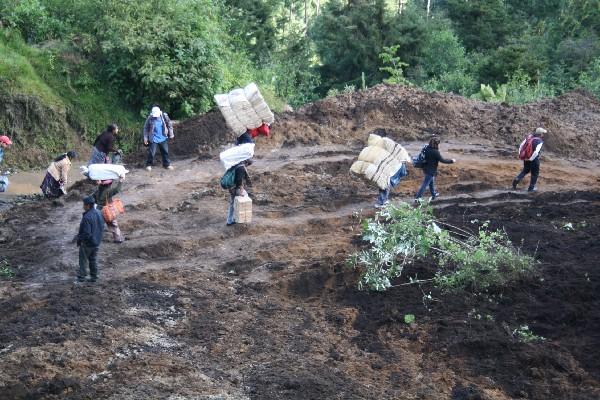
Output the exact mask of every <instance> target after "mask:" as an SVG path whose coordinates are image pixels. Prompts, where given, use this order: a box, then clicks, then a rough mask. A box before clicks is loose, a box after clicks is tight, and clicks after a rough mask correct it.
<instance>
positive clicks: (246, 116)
mask: <svg viewBox="0 0 600 400" xmlns="http://www.w3.org/2000/svg"><path fill="white" fill-rule="evenodd" d="M214 99H215V102H216V103H217V105H218V106H219V110H220V111H221V114H222V115H223V118H224V119H225V123H226V124H227V126H228V127H229V129H231V130H232V131H233V132H234V133H235V135H236V141H235V144H236V146H238V145H240V144H245V143H254V140H253V139H254V138H256V137H257V136H258V135H264V136H267V137H268V136H269V133H270V126H271V124H272V123H273V122H274V121H275V116H274V115H273V113H272V112H271V110H270V109H269V106H268V104H267V102H266V101H265V99H264V98H263V97H262V95H261V94H260V91H259V90H258V87H257V86H256V84H254V83H250V84H249V85H247V86H246V87H245V88H243V89H239V88H238V89H234V90H232V91H230V92H229V93H227V94H217V95H215V96H214Z"/></svg>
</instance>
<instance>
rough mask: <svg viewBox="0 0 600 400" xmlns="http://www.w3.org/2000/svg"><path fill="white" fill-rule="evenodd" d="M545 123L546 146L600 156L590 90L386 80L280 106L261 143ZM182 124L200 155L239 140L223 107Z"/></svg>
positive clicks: (475, 135)
mask: <svg viewBox="0 0 600 400" xmlns="http://www.w3.org/2000/svg"><path fill="white" fill-rule="evenodd" d="M538 126H543V127H545V128H546V129H548V131H549V133H548V134H547V135H546V147H547V148H548V149H549V150H551V151H553V152H554V153H556V154H558V155H560V156H564V157H570V158H585V159H594V160H596V159H598V155H597V153H596V151H595V150H594V149H595V148H597V147H598V145H600V102H598V100H597V99H596V98H594V97H593V96H592V95H591V94H589V93H587V92H585V91H575V92H572V93H568V94H565V95H563V96H560V97H556V98H554V99H547V100H543V101H540V102H537V103H531V104H527V105H524V106H509V105H507V104H498V103H485V102H480V101H476V100H470V99H466V98H464V97H461V96H457V95H453V94H447V93H440V92H434V93H427V92H424V91H422V90H418V89H414V88H410V87H404V86H389V85H383V84H382V85H378V86H375V87H373V88H370V89H368V90H365V91H360V92H355V93H351V94H343V95H339V96H336V97H331V98H327V99H324V100H321V101H318V102H316V103H312V104H308V105H306V106H304V107H302V108H300V109H298V110H297V111H296V112H290V113H283V114H279V115H277V118H276V122H275V123H274V124H273V126H272V130H271V132H272V136H271V138H268V139H265V138H260V139H259V141H260V142H259V143H260V145H261V146H294V145H301V144H302V145H318V144H321V145H323V144H331V143H335V144H349V143H350V144H352V143H354V142H357V143H364V140H365V137H366V135H367V134H368V133H370V132H372V131H373V130H375V129H377V128H383V129H385V130H386V131H387V133H388V134H389V135H390V136H391V137H392V138H394V139H396V140H400V141H414V140H426V139H427V138H428V137H429V136H430V135H432V134H438V135H440V136H442V137H444V138H455V139H462V140H465V141H467V142H477V143H481V142H483V143H486V142H499V143H503V144H508V145H511V146H513V145H514V146H518V144H519V142H520V141H521V140H522V138H523V136H524V135H525V134H526V133H527V132H530V131H531V130H533V129H535V128H536V127H538ZM177 131H178V132H177V137H178V139H177V141H176V142H175V143H176V144H174V152H175V153H176V154H178V155H192V154H194V155H195V154H197V152H198V147H199V146H208V147H216V146H218V145H220V144H223V143H227V142H230V141H232V140H233V136H234V135H233V133H232V132H231V131H229V130H228V129H227V127H226V125H225V121H224V120H223V118H222V117H221V115H220V113H219V112H218V111H212V112H210V113H208V114H205V115H202V116H199V117H195V118H192V119H190V120H187V121H183V122H181V123H179V124H178V125H177ZM175 146H176V147H175Z"/></svg>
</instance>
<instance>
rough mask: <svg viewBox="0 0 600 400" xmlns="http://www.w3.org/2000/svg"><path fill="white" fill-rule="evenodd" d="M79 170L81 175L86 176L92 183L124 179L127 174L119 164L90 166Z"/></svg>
mask: <svg viewBox="0 0 600 400" xmlns="http://www.w3.org/2000/svg"><path fill="white" fill-rule="evenodd" d="M79 169H80V170H81V173H82V174H84V175H87V177H88V178H90V179H91V180H94V181H105V180H109V179H119V178H125V175H127V173H128V172H129V171H128V170H126V169H125V167H124V166H122V165H119V164H90V165H89V166H87V167H85V166H82V167H79Z"/></svg>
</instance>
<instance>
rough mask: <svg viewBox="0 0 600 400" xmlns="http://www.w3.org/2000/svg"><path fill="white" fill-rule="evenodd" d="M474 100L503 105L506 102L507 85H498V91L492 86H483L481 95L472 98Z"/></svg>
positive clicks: (480, 90)
mask: <svg viewBox="0 0 600 400" xmlns="http://www.w3.org/2000/svg"><path fill="white" fill-rule="evenodd" d="M471 98H472V99H477V100H483V101H488V102H492V103H501V102H504V101H506V85H498V86H497V87H496V91H495V92H494V89H493V88H492V86H491V85H485V84H483V83H482V84H481V86H480V89H479V93H475V94H474V95H472V96H471Z"/></svg>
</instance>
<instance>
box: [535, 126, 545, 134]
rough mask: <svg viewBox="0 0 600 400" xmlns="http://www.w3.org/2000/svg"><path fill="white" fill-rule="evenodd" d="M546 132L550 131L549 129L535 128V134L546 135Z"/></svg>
mask: <svg viewBox="0 0 600 400" xmlns="http://www.w3.org/2000/svg"><path fill="white" fill-rule="evenodd" d="M546 133H548V131H547V130H545V129H544V128H536V129H535V134H536V135H544V134H546Z"/></svg>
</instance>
